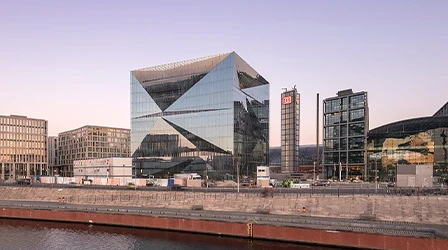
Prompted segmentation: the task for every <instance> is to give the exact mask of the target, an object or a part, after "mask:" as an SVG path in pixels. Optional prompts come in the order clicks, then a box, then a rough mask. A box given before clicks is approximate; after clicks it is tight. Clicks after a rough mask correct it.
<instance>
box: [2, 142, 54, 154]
mask: <svg viewBox="0 0 448 250" xmlns="http://www.w3.org/2000/svg"><path fill="white" fill-rule="evenodd" d="M5 147H11V148H30V149H39V148H40V149H42V148H47V144H46V143H45V142H30V141H6V140H0V152H1V151H2V148H5Z"/></svg>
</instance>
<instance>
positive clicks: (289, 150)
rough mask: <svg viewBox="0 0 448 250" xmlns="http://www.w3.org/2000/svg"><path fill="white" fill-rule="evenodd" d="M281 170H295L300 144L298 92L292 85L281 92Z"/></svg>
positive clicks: (289, 171) (287, 171)
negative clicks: (289, 88) (291, 87)
mask: <svg viewBox="0 0 448 250" xmlns="http://www.w3.org/2000/svg"><path fill="white" fill-rule="evenodd" d="M281 97H282V100H281V101H282V104H281V109H282V112H281V132H282V138H281V172H282V173H292V172H295V171H296V172H297V171H298V167H299V145H300V94H299V93H297V89H296V88H295V87H294V88H293V89H292V90H286V91H285V92H283V93H282V94H281Z"/></svg>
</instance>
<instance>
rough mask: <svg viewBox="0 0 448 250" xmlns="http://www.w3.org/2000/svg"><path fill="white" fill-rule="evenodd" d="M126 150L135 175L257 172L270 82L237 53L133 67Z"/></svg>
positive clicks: (265, 153) (264, 160)
mask: <svg viewBox="0 0 448 250" xmlns="http://www.w3.org/2000/svg"><path fill="white" fill-rule="evenodd" d="M131 152H132V156H133V158H134V163H133V164H134V166H135V168H136V169H137V171H136V172H137V173H139V172H141V173H143V174H151V175H155V176H170V175H171V176H172V175H173V174H175V173H180V172H193V173H201V174H203V175H209V176H216V178H220V177H222V176H224V175H235V174H237V173H238V171H240V172H239V173H240V174H241V175H253V176H255V175H256V167H257V166H260V165H267V164H268V162H269V82H268V81H266V80H265V79H264V78H263V77H262V76H261V75H260V74H258V73H257V72H256V71H255V70H254V69H253V68H252V67H251V66H250V65H249V64H247V63H246V62H245V61H243V59H241V57H239V56H238V55H237V54H236V53H235V52H231V53H225V54H219V55H214V56H208V57H202V58H197V59H192V60H187V61H182V62H176V63H170V64H165V65H160V66H154V67H149V68H142V69H137V70H133V71H131ZM219 176H220V177H219Z"/></svg>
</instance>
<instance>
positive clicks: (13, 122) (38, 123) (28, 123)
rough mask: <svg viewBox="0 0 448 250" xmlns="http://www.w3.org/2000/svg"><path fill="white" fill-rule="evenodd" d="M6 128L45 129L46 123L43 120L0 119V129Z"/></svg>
mask: <svg viewBox="0 0 448 250" xmlns="http://www.w3.org/2000/svg"><path fill="white" fill-rule="evenodd" d="M3 125H6V126H23V127H40V128H46V126H47V122H46V121H44V120H32V119H17V118H12V117H0V127H1V126H3Z"/></svg>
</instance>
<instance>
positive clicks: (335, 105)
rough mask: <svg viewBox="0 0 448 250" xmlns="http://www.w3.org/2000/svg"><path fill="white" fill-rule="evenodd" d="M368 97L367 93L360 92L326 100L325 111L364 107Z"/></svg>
mask: <svg viewBox="0 0 448 250" xmlns="http://www.w3.org/2000/svg"><path fill="white" fill-rule="evenodd" d="M366 99H367V96H366V95H365V94H360V95H354V96H350V97H343V98H338V99H332V100H327V101H324V106H325V113H329V112H336V111H341V110H347V109H349V108H350V109H355V108H361V107H364V106H365V105H366V102H367V100H366Z"/></svg>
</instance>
